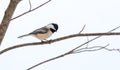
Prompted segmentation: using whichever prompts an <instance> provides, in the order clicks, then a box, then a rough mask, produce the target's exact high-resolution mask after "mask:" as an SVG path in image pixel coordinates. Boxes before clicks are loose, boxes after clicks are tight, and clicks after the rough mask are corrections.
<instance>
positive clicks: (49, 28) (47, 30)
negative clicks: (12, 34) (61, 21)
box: [18, 23, 58, 41]
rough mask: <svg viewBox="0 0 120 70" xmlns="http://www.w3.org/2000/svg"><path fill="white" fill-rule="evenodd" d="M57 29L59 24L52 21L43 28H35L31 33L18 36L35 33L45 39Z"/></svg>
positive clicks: (39, 37)
mask: <svg viewBox="0 0 120 70" xmlns="http://www.w3.org/2000/svg"><path fill="white" fill-rule="evenodd" d="M57 30H58V25H57V24H55V23H50V24H48V25H46V26H44V27H42V28H39V29H36V30H34V31H33V32H31V33H29V34H25V35H22V36H19V37H18V38H22V37H25V36H29V35H34V36H35V37H37V38H38V39H40V40H41V41H43V40H46V39H47V38H48V37H50V36H51V35H52V34H53V33H54V32H56V31H57Z"/></svg>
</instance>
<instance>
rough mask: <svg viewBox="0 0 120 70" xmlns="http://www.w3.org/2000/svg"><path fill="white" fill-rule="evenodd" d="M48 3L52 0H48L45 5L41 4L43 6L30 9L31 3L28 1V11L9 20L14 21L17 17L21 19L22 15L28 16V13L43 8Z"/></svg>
mask: <svg viewBox="0 0 120 70" xmlns="http://www.w3.org/2000/svg"><path fill="white" fill-rule="evenodd" d="M50 1H52V0H48V1H47V2H45V3H43V4H41V5H39V6H37V7H35V8H34V9H31V2H30V0H29V5H30V10H28V11H26V12H24V13H22V14H20V15H18V16H16V17H14V18H12V19H11V20H14V19H16V18H19V17H21V16H23V15H25V14H28V13H30V12H32V11H34V10H36V9H38V8H40V7H42V6H44V5H45V4H47V3H49V2H50Z"/></svg>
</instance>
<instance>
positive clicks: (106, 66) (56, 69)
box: [0, 0, 120, 70]
mask: <svg viewBox="0 0 120 70" xmlns="http://www.w3.org/2000/svg"><path fill="white" fill-rule="evenodd" d="M45 1H47V0H31V3H32V8H34V7H36V6H38V5H40V4H42V3H43V2H45ZM8 3H9V1H8V0H0V15H1V16H0V21H1V20H2V17H3V15H4V11H5V9H6V8H7V5H8ZM28 10H29V2H28V0H22V1H21V2H20V3H19V4H18V6H17V8H16V11H15V13H14V15H13V17H15V16H17V15H20V14H21V13H23V12H25V11H28ZM52 22H54V23H57V24H58V25H59V29H58V31H57V32H56V33H55V34H53V35H52V36H51V37H50V38H48V40H49V39H55V38H58V37H62V36H66V35H70V34H74V33H78V32H79V31H80V30H81V29H82V27H83V26H84V25H85V24H86V27H85V29H84V31H83V33H95V32H107V31H109V30H111V29H113V28H115V27H117V26H120V0H52V1H51V2H49V3H48V4H46V5H45V6H43V7H41V8H39V9H37V10H36V11H34V12H31V13H28V14H26V15H24V16H22V17H20V18H17V19H15V20H12V21H11V23H10V25H9V28H8V30H7V33H6V35H5V38H4V40H3V43H2V45H1V47H0V49H1V50H2V49H5V48H7V47H10V46H13V45H17V44H22V43H30V42H39V41H40V40H39V39H36V38H35V37H33V36H28V37H25V38H22V39H18V38H17V37H18V36H20V35H23V34H26V33H29V32H32V31H33V30H35V29H37V28H40V27H42V26H45V25H47V24H49V23H52ZM118 31H120V29H118V30H116V32H118ZM91 38H93V37H89V39H91ZM86 41H87V37H77V38H72V39H67V40H64V41H59V42H56V43H52V44H47V45H37V46H29V47H24V48H19V49H14V50H11V51H8V52H6V53H4V54H2V55H0V70H26V69H27V68H29V67H31V66H32V65H34V64H37V63H39V62H41V61H44V60H46V59H49V58H52V57H55V56H58V55H60V54H63V53H65V52H67V51H69V50H71V49H72V48H75V47H77V46H79V45H80V44H82V43H84V42H86ZM119 42H120V36H104V37H101V38H99V39H97V40H95V41H93V42H91V43H89V45H88V46H89V47H93V46H105V45H107V44H110V45H109V46H108V48H119V49H120V43H119ZM83 47H86V45H85V46H83ZM32 70H120V53H119V52H117V51H116V52H115V51H112V52H110V51H106V50H99V51H95V52H83V53H78V54H71V55H68V56H65V57H63V58H60V59H57V60H54V61H51V62H48V63H45V64H43V65H41V66H38V67H36V68H34V69H32Z"/></svg>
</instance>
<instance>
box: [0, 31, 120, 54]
mask: <svg viewBox="0 0 120 70" xmlns="http://www.w3.org/2000/svg"><path fill="white" fill-rule="evenodd" d="M105 35H106V36H110V35H120V33H117V32H114V33H85V34H72V35H68V36H64V37H60V38H56V39H53V40H47V41H43V42H33V43H24V44H19V45H15V46H12V47H8V48H6V49H4V50H2V51H0V55H1V54H3V53H5V52H7V51H9V50H13V49H16V48H20V47H24V46H30V45H43V44H51V43H54V42H58V41H61V40H65V39H69V38H73V37H83V36H98V37H96V38H99V37H100V36H105ZM88 42H91V40H89V41H88Z"/></svg>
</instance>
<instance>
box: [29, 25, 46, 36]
mask: <svg viewBox="0 0 120 70" xmlns="http://www.w3.org/2000/svg"><path fill="white" fill-rule="evenodd" d="M47 31H48V28H45V27H42V28H39V29H36V30H35V31H33V32H31V33H30V34H38V33H40V34H44V33H46V32H47Z"/></svg>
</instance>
